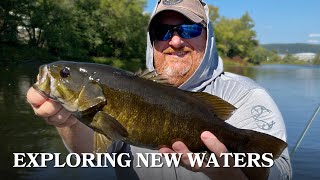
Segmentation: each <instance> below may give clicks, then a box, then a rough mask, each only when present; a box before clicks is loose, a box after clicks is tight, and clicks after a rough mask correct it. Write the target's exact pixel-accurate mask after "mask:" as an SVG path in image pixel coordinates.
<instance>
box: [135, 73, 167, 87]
mask: <svg viewBox="0 0 320 180" xmlns="http://www.w3.org/2000/svg"><path fill="white" fill-rule="evenodd" d="M135 75H136V76H139V77H141V78H143V79H147V80H151V81H154V82H156V83H160V84H164V85H168V86H172V84H170V83H169V81H168V79H167V78H165V77H164V76H161V75H159V74H157V72H156V71H149V70H148V69H145V70H139V71H137V72H136V73H135Z"/></svg>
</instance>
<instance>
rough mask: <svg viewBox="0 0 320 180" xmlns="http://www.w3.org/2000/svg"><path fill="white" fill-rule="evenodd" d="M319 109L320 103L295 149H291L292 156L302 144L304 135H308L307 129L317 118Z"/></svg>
mask: <svg viewBox="0 0 320 180" xmlns="http://www.w3.org/2000/svg"><path fill="white" fill-rule="evenodd" d="M319 110H320V104H319V106H318V108H317V110H316V111H315V112H314V114H313V116H312V118H311V119H310V121H309V123H308V125H307V126H306V128H305V129H304V131H303V133H302V134H301V136H300V138H299V140H298V142H297V144H296V145H295V146H294V149H293V150H292V151H291V153H290V156H291V157H292V156H293V155H294V153H295V152H296V150H297V149H298V146H299V145H300V143H301V141H302V139H303V137H304V136H305V135H306V132H307V130H308V129H309V127H310V126H311V123H312V122H313V120H314V119H315V117H316V115H317V114H318V112H319Z"/></svg>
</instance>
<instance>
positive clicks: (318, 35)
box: [309, 33, 320, 37]
mask: <svg viewBox="0 0 320 180" xmlns="http://www.w3.org/2000/svg"><path fill="white" fill-rule="evenodd" d="M309 37H320V33H311V34H309Z"/></svg>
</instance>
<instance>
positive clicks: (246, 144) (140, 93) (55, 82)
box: [33, 61, 287, 179]
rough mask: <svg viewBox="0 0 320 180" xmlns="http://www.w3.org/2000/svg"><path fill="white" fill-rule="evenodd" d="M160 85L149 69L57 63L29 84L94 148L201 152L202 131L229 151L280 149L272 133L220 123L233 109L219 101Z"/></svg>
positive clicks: (260, 172) (276, 152) (254, 173)
mask: <svg viewBox="0 0 320 180" xmlns="http://www.w3.org/2000/svg"><path fill="white" fill-rule="evenodd" d="M164 83H165V80H164V79H162V78H161V76H157V75H156V74H155V73H154V72H150V73H143V74H141V75H136V74H133V73H130V72H127V71H123V70H120V69H116V68H113V67H110V66H107V65H101V64H94V63H79V62H70V61H58V62H54V63H51V64H47V65H43V66H41V67H40V69H39V75H38V81H37V82H36V83H35V84H34V86H33V87H34V88H35V89H36V90H38V91H39V92H41V93H43V94H45V95H46V96H48V97H50V98H51V99H54V100H56V101H58V102H60V103H61V104H62V106H63V107H64V108H66V109H67V110H69V111H71V112H72V113H73V115H74V116H75V117H76V118H77V119H78V120H80V121H81V122H82V123H84V124H85V125H87V126H88V127H90V128H92V129H93V130H94V131H95V135H94V152H105V151H106V150H107V148H108V146H110V144H111V143H112V141H123V142H126V143H129V144H132V145H135V146H139V147H144V148H149V149H159V148H160V147H161V146H168V147H171V145H172V143H174V142H175V141H177V140H180V141H182V142H184V143H185V144H186V145H187V146H188V148H189V149H190V151H192V152H201V151H205V150H207V148H206V146H205V145H204V144H203V142H202V141H201V139H200V134H201V133H202V132H203V131H210V132H212V133H213V134H214V135H215V136H216V137H217V138H218V139H219V140H220V141H221V142H222V143H223V144H225V146H226V147H227V149H228V150H229V151H230V152H233V153H239V152H242V153H259V154H263V153H272V154H273V158H274V159H276V158H278V157H279V156H280V154H281V153H282V151H283V150H284V149H285V148H286V146H287V144H286V143H285V142H284V141H282V140H280V139H278V138H276V137H273V136H271V135H268V134H264V133H260V132H256V131H253V130H245V129H239V128H235V127H233V126H232V125H230V124H228V123H226V122H225V120H227V119H228V118H229V117H230V116H231V115H232V113H233V112H234V111H235V110H236V108H235V107H234V106H233V105H231V104H229V103H228V102H226V101H224V100H223V99H221V98H219V97H217V96H214V95H210V94H207V93H204V92H188V91H183V90H181V89H178V88H176V87H172V86H168V85H165V84H164ZM242 171H243V172H244V173H245V174H246V175H247V176H248V177H249V178H250V179H265V178H267V176H268V169H267V168H242Z"/></svg>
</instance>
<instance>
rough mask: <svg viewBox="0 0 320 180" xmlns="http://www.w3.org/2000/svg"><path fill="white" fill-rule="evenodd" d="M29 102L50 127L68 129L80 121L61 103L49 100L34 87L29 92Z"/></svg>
mask: <svg viewBox="0 0 320 180" xmlns="http://www.w3.org/2000/svg"><path fill="white" fill-rule="evenodd" d="M27 101H28V102H29V103H30V104H31V106H32V108H33V110H34V112H35V114H36V115H38V116H40V117H43V118H44V119H45V121H46V122H47V123H48V124H50V125H54V126H56V127H67V126H72V125H73V124H75V123H76V122H77V121H78V120H77V119H76V118H75V117H74V116H72V115H71V112H70V111H68V110H66V109H65V108H63V107H62V105H61V104H60V103H59V102H55V101H52V100H50V99H48V97H46V96H44V95H42V94H40V93H39V92H38V91H36V90H35V89H34V88H32V87H31V88H30V89H29V90H28V93H27Z"/></svg>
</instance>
